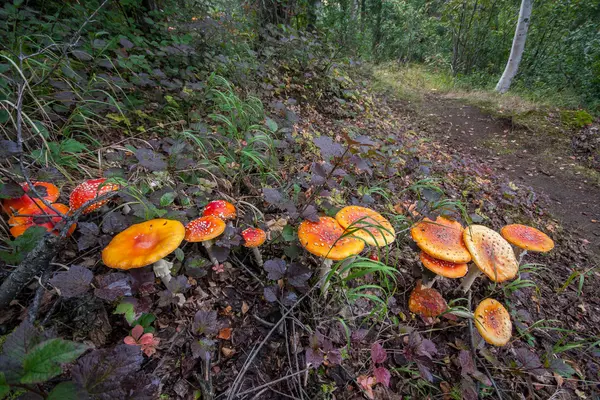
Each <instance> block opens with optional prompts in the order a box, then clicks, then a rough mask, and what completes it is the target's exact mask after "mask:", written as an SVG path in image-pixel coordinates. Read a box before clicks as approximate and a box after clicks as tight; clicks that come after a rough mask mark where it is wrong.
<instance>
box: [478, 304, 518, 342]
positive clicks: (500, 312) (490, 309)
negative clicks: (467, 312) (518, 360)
mask: <svg viewBox="0 0 600 400" xmlns="http://www.w3.org/2000/svg"><path fill="white" fill-rule="evenodd" d="M474 318H475V326H476V327H477V330H478V331H479V334H481V337H483V339H484V340H485V341H486V342H488V343H489V344H493V345H494V346H504V345H505V344H506V343H508V341H509V340H510V337H511V335H512V322H511V321H510V314H508V311H506V308H504V306H503V305H502V304H501V303H500V302H498V301H496V300H494V299H485V300H483V301H482V302H481V303H479V305H478V306H477V308H476V309H475V314H474Z"/></svg>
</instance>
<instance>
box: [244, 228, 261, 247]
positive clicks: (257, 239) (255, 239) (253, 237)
mask: <svg viewBox="0 0 600 400" xmlns="http://www.w3.org/2000/svg"><path fill="white" fill-rule="evenodd" d="M242 237H243V238H244V246H245V247H258V246H260V245H262V244H263V243H264V242H265V240H266V239H267V234H266V233H265V231H263V230H262V229H260V228H248V229H245V230H244V231H243V232H242Z"/></svg>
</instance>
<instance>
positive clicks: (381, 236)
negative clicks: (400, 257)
mask: <svg viewBox="0 0 600 400" xmlns="http://www.w3.org/2000/svg"><path fill="white" fill-rule="evenodd" d="M335 219H336V221H337V222H338V223H339V224H340V225H341V226H342V228H345V229H346V230H348V231H349V232H351V234H352V236H356V237H358V238H361V239H362V240H364V241H365V242H366V243H367V244H368V245H370V246H377V247H382V246H387V245H389V244H391V243H393V242H394V240H395V238H396V231H395V230H394V227H393V226H392V224H390V222H389V221H388V220H387V219H385V218H384V217H383V216H382V215H381V214H379V213H378V212H377V211H375V210H371V209H370V208H366V207H360V206H348V207H344V208H342V209H341V210H340V211H338V213H337V214H336V215H335Z"/></svg>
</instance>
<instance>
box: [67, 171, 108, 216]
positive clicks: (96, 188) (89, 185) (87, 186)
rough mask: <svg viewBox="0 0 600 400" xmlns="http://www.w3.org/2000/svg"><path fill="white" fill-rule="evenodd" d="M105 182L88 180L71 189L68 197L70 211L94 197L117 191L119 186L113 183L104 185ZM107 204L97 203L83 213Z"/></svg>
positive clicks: (102, 180)
mask: <svg viewBox="0 0 600 400" xmlns="http://www.w3.org/2000/svg"><path fill="white" fill-rule="evenodd" d="M105 182H106V178H99V179H90V180H87V181H85V182H83V183H80V184H79V185H77V187H75V189H73V192H71V195H70V196H69V206H70V207H71V210H73V211H75V210H77V209H79V208H80V207H81V206H83V205H84V204H85V203H87V202H88V201H90V200H93V199H95V198H96V197H99V196H102V195H103V194H106V193H108V192H112V191H115V190H119V185H117V184H114V183H108V184H104V183H105ZM107 202H108V200H102V201H98V202H96V203H94V204H92V205H90V206H89V207H88V208H86V209H85V211H84V212H83V213H84V214H88V213H91V212H92V211H95V210H97V209H99V208H100V207H102V206H103V205H104V204H106V203H107Z"/></svg>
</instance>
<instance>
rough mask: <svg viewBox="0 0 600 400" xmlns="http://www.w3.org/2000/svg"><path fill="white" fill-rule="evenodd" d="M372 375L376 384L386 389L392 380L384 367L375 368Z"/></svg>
mask: <svg viewBox="0 0 600 400" xmlns="http://www.w3.org/2000/svg"><path fill="white" fill-rule="evenodd" d="M373 375H375V379H377V382H378V383H381V384H382V385H383V386H385V387H386V388H389V387H390V379H391V378H392V374H390V371H389V370H388V369H387V368H386V367H377V368H375V369H374V370H373Z"/></svg>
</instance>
